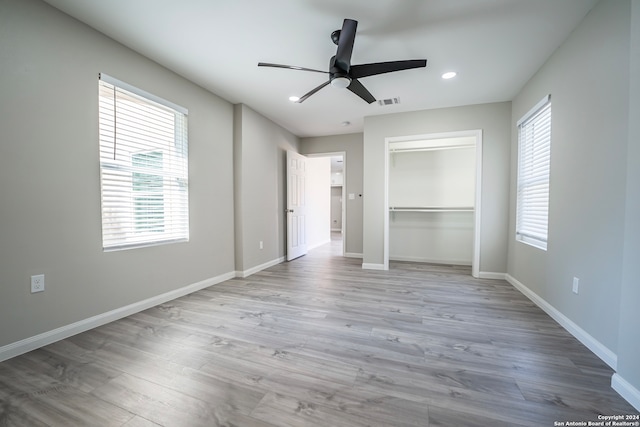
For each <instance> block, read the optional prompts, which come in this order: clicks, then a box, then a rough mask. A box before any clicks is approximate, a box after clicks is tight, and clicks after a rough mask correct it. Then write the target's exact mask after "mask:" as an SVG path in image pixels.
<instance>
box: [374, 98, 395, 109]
mask: <svg viewBox="0 0 640 427" xmlns="http://www.w3.org/2000/svg"><path fill="white" fill-rule="evenodd" d="M378 104H380V105H381V106H382V107H386V106H387V105H395V104H400V98H397V97H396V98H389V99H379V100H378Z"/></svg>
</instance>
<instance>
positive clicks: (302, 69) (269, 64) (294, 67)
mask: <svg viewBox="0 0 640 427" xmlns="http://www.w3.org/2000/svg"><path fill="white" fill-rule="evenodd" d="M258 67H273V68H287V69H289V70H301V71H313V72H314V73H323V74H329V72H328V71H322V70H314V69H313V68H304V67H298V66H296V65H283V64H271V63H268V62H258Z"/></svg>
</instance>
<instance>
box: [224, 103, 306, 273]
mask: <svg viewBox="0 0 640 427" xmlns="http://www.w3.org/2000/svg"><path fill="white" fill-rule="evenodd" d="M234 110H235V117H234V120H235V123H234V129H235V134H234V165H235V171H234V175H235V184H234V189H235V204H236V221H237V223H236V227H235V228H236V230H235V231H236V251H235V252H236V271H247V270H250V269H252V268H255V267H258V266H260V265H263V264H266V263H269V262H272V261H274V260H277V259H279V258H282V257H284V256H285V253H286V242H285V235H286V233H285V230H286V216H285V213H284V209H285V207H286V202H287V198H286V154H287V150H293V151H296V152H297V151H298V144H299V139H298V137H296V136H295V135H293V134H292V133H290V132H288V131H287V130H285V129H284V128H282V127H280V126H278V125H276V124H275V123H273V122H272V121H270V120H269V119H267V118H265V117H263V116H262V115H260V114H258V113H256V112H255V111H253V110H252V109H251V108H249V107H247V106H246V105H244V104H238V105H236V106H235V107H234ZM260 241H262V242H263V243H264V249H260V247H259V242H260Z"/></svg>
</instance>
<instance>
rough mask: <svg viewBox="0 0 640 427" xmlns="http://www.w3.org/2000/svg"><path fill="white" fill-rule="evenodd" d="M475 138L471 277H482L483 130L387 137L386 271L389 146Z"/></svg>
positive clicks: (385, 259)
mask: <svg viewBox="0 0 640 427" xmlns="http://www.w3.org/2000/svg"><path fill="white" fill-rule="evenodd" d="M463 137H475V139H476V142H475V145H474V146H475V149H476V188H475V192H476V194H475V206H474V230H473V259H472V261H471V275H472V276H473V277H480V240H481V235H482V233H481V231H482V230H481V225H482V221H481V214H482V129H472V130H463V131H456V132H441V133H430V134H424V135H409V136H394V137H386V138H385V140H384V152H385V155H384V217H383V219H384V222H383V227H384V233H383V234H384V237H383V249H382V258H383V262H384V266H385V268H384V269H385V270H388V269H389V154H390V153H391V151H390V149H389V144H390V143H392V142H410V141H420V140H430V139H450V138H463Z"/></svg>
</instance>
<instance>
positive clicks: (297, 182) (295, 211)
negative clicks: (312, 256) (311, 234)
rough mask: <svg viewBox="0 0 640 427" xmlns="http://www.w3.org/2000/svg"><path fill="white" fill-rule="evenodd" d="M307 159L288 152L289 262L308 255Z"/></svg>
mask: <svg viewBox="0 0 640 427" xmlns="http://www.w3.org/2000/svg"><path fill="white" fill-rule="evenodd" d="M306 181H307V158H306V157H305V156H303V155H301V154H298V153H296V152H294V151H287V209H286V211H287V261H291V260H292V259H296V258H298V257H300V256H302V255H305V254H306V253H307V221H306V215H307V212H306V210H307V206H306V205H307V195H306Z"/></svg>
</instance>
